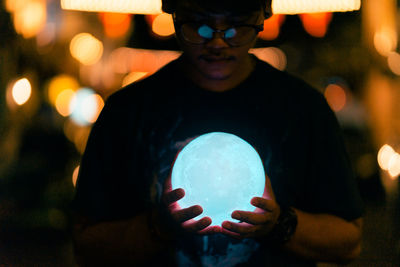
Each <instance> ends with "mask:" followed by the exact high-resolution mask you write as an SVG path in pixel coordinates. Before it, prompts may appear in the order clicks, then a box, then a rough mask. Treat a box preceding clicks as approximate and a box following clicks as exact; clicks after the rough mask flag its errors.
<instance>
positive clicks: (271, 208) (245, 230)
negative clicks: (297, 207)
mask: <svg viewBox="0 0 400 267" xmlns="http://www.w3.org/2000/svg"><path fill="white" fill-rule="evenodd" d="M250 203H251V204H252V205H253V206H255V207H256V210H255V211H254V212H250V211H240V210H235V211H234V212H232V218H234V219H237V220H239V221H240V222H239V223H235V222H231V221H224V222H223V223H222V230H221V231H222V233H223V234H226V235H228V236H231V237H234V238H238V239H243V238H254V239H262V238H264V237H266V236H267V235H268V234H269V233H270V232H271V230H272V229H273V227H274V226H275V224H276V222H277V220H278V217H279V214H280V207H279V205H278V203H277V202H276V201H275V196H274V192H273V190H272V186H271V182H270V180H269V178H268V176H265V189H264V194H263V197H254V198H252V199H251V202H250Z"/></svg>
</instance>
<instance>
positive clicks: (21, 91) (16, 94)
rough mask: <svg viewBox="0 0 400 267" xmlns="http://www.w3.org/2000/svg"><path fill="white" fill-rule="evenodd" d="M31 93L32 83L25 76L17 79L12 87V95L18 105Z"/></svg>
mask: <svg viewBox="0 0 400 267" xmlns="http://www.w3.org/2000/svg"><path fill="white" fill-rule="evenodd" d="M31 94H32V85H31V83H30V82H29V80H28V79H27V78H22V79H19V80H18V81H16V82H15V84H14V86H13V87H12V97H13V99H14V101H15V103H16V104H17V105H19V106H21V105H23V104H25V103H26V102H27V101H28V100H29V98H30V97H31Z"/></svg>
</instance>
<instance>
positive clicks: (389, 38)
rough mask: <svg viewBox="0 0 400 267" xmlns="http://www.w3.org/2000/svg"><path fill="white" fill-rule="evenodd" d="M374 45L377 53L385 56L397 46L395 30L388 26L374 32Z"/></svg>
mask: <svg viewBox="0 0 400 267" xmlns="http://www.w3.org/2000/svg"><path fill="white" fill-rule="evenodd" d="M374 46H375V49H376V51H378V53H379V54H381V55H382V56H385V57H387V56H388V55H389V54H390V52H392V51H393V50H395V49H396V47H397V32H396V31H395V30H394V29H390V28H383V29H381V30H380V31H377V32H375V34H374Z"/></svg>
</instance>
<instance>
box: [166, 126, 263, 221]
mask: <svg viewBox="0 0 400 267" xmlns="http://www.w3.org/2000/svg"><path fill="white" fill-rule="evenodd" d="M171 183H172V188H173V189H176V188H183V189H184V190H185V196H184V197H183V198H182V199H180V200H179V201H178V204H179V205H180V207H181V208H187V207H190V206H193V205H200V206H201V207H202V208H203V213H202V214H200V215H199V216H200V217H201V218H202V217H204V216H209V217H211V219H212V223H211V225H221V224H222V222H223V221H225V220H229V221H237V220H235V219H233V218H232V217H231V214H232V212H233V211H234V210H246V211H254V210H255V207H254V206H253V205H251V204H250V200H251V199H252V198H253V197H256V196H258V197H261V196H262V195H263V192H264V186H265V172H264V167H263V163H262V161H261V159H260V156H259V155H258V153H257V151H256V150H255V149H254V148H253V147H252V146H251V145H250V144H249V143H247V142H246V141H244V140H243V139H241V138H240V137H238V136H236V135H233V134H229V133H223V132H212V133H207V134H204V135H201V136H199V137H197V138H195V139H194V140H192V141H191V142H190V143H188V144H187V145H186V146H185V147H184V148H183V149H182V151H181V152H180V153H179V154H178V157H177V158H176V160H175V163H174V166H173V168H172V174H171ZM200 217H199V218H200Z"/></svg>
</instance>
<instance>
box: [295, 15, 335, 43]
mask: <svg viewBox="0 0 400 267" xmlns="http://www.w3.org/2000/svg"><path fill="white" fill-rule="evenodd" d="M300 19H301V22H302V24H303V27H304V29H305V30H306V32H307V33H308V34H310V35H311V36H314V37H318V38H322V37H324V36H325V34H326V32H327V31H328V25H329V23H330V22H331V20H332V13H329V12H324V13H309V14H300Z"/></svg>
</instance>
